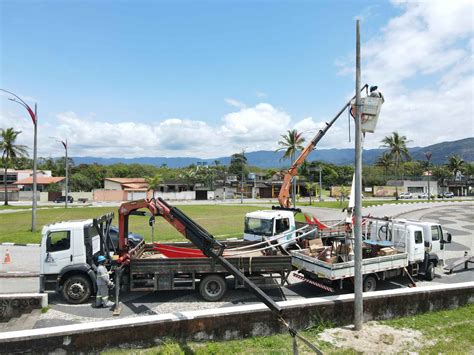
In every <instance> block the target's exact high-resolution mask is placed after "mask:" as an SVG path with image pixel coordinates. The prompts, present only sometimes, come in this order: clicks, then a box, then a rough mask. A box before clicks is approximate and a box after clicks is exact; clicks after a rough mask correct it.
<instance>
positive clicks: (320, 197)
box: [319, 167, 323, 202]
mask: <svg viewBox="0 0 474 355" xmlns="http://www.w3.org/2000/svg"><path fill="white" fill-rule="evenodd" d="M322 170H323V169H322V168H321V167H319V202H321V201H322V200H323V183H322V179H321V171H322Z"/></svg>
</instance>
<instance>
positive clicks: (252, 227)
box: [245, 217, 273, 236]
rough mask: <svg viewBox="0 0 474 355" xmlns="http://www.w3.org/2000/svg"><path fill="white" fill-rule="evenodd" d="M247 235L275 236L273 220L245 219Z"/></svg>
mask: <svg viewBox="0 0 474 355" xmlns="http://www.w3.org/2000/svg"><path fill="white" fill-rule="evenodd" d="M245 233H247V234H254V235H264V236H272V235H273V220H272V219H260V218H251V217H247V218H245Z"/></svg>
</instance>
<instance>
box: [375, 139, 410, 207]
mask: <svg viewBox="0 0 474 355" xmlns="http://www.w3.org/2000/svg"><path fill="white" fill-rule="evenodd" d="M408 142H409V141H408V140H407V137H405V136H401V135H399V134H398V132H392V135H391V136H387V137H385V138H384V139H382V144H383V145H382V146H383V147H385V148H387V149H388V152H387V153H388V156H389V157H390V158H391V159H392V160H393V162H394V164H395V172H396V175H397V180H398V177H399V169H400V163H401V162H402V161H404V160H410V159H411V157H410V153H409V152H408V148H407V143H408ZM395 198H396V199H397V200H398V186H395Z"/></svg>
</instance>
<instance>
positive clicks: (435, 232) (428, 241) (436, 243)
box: [397, 219, 451, 265]
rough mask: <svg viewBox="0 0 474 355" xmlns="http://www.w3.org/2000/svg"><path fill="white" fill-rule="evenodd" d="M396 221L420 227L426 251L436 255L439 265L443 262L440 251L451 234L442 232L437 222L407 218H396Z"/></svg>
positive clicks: (448, 240)
mask: <svg viewBox="0 0 474 355" xmlns="http://www.w3.org/2000/svg"><path fill="white" fill-rule="evenodd" d="M397 222H399V223H406V224H409V225H414V226H418V227H420V228H422V229H423V236H424V239H425V247H426V251H427V252H429V253H431V254H434V255H436V256H437V258H438V263H439V264H440V265H441V264H442V263H443V257H442V253H441V251H442V250H444V244H446V243H450V242H451V234H450V233H446V234H444V233H443V228H442V227H441V225H440V224H439V223H433V222H421V221H412V220H407V219H398V220H397Z"/></svg>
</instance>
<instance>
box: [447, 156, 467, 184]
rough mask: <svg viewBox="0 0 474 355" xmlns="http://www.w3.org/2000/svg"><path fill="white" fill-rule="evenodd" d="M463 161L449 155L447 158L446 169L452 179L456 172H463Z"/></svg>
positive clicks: (458, 157)
mask: <svg viewBox="0 0 474 355" xmlns="http://www.w3.org/2000/svg"><path fill="white" fill-rule="evenodd" d="M463 166H464V160H462V158H461V157H460V156H459V155H451V156H449V157H448V165H447V167H448V169H449V171H450V172H451V173H452V174H453V176H454V179H456V175H457V173H458V172H461V171H463Z"/></svg>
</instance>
